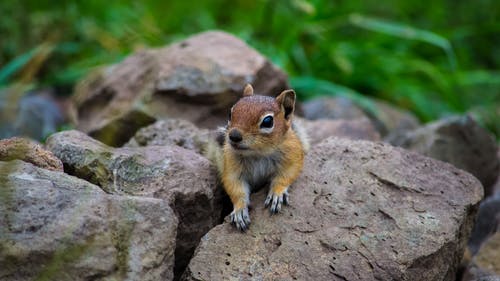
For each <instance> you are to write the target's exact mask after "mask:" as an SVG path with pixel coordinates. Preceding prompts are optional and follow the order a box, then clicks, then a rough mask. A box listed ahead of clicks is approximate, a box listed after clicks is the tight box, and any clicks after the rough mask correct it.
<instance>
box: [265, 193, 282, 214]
mask: <svg viewBox="0 0 500 281" xmlns="http://www.w3.org/2000/svg"><path fill="white" fill-rule="evenodd" d="M282 204H284V205H288V191H287V190H285V192H283V193H282V194H277V193H274V192H273V191H272V190H269V194H268V195H267V198H266V201H265V202H264V205H265V206H266V207H269V210H270V211H271V214H276V213H278V212H279V211H281V205H282Z"/></svg>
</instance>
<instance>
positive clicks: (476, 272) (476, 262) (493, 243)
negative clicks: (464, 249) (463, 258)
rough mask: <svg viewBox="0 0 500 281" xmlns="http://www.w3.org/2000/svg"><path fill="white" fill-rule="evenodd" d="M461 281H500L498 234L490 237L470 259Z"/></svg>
mask: <svg viewBox="0 0 500 281" xmlns="http://www.w3.org/2000/svg"><path fill="white" fill-rule="evenodd" d="M462 280H463V281H477V280H480V281H498V280H500V232H497V233H496V234H495V235H493V236H492V237H490V238H489V239H488V240H487V241H486V243H484V244H483V246H481V249H480V250H479V252H478V253H477V255H476V256H475V257H474V258H473V259H472V264H471V265H470V266H469V268H468V269H467V271H466V272H465V274H464V277H463V279H462Z"/></svg>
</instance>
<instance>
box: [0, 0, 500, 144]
mask: <svg viewBox="0 0 500 281" xmlns="http://www.w3.org/2000/svg"><path fill="white" fill-rule="evenodd" d="M498 19H500V2H499V1H497V0H477V1H464V0H459V1H455V0H442V1H431V2H428V1H416V0H415V1H398V0H388V1H370V0H369V1H338V0H337V1H336V0H312V1H306V0H290V1H285V0H274V1H273V0H269V1H264V0H254V1H252V0H247V1H235V0H233V1H229V0H217V1H160V0H151V1H97V0H88V1H58V2H54V1H36V0H22V1H14V0H4V1H2V3H1V4H0V34H1V37H2V39H1V41H0V87H1V86H6V85H9V84H11V83H14V82H16V83H17V82H21V83H28V84H33V85H35V86H46V85H51V86H54V85H56V86H60V85H68V86H72V85H73V84H74V83H75V82H76V81H77V80H78V79H80V78H81V77H82V76H83V75H85V74H86V73H88V71H90V70H91V69H92V68H94V67H98V66H101V65H104V64H109V63H113V62H117V61H119V60H120V59H122V58H123V57H124V56H126V55H128V54H130V53H131V52H133V51H134V50H137V49H140V48H145V47H150V46H164V45H166V44H168V43H170V42H172V41H174V40H178V39H182V38H185V37H186V36H188V35H190V34H193V33H197V32H200V31H203V30H207V29H223V30H226V31H229V32H231V33H233V34H235V35H237V36H239V37H240V38H243V39H244V40H245V41H246V42H248V43H249V44H250V45H251V46H253V47H255V48H256V49H257V50H259V51H260V52H262V53H264V54H265V55H267V56H268V57H269V58H270V59H271V60H272V61H273V62H274V63H276V64H277V65H279V66H281V67H282V68H284V69H285V70H286V72H287V73H288V74H289V75H290V77H291V82H292V86H293V87H295V88H296V89H297V90H298V93H299V97H301V98H302V99H307V98H310V97H313V96H317V95H326V94H332V95H335V94H347V95H349V96H351V97H352V96H356V97H357V99H358V100H363V99H364V97H365V96H373V97H377V98H381V99H384V100H389V101H391V102H393V103H394V104H397V105H399V106H401V107H403V108H407V109H410V110H411V111H413V112H415V113H416V114H417V115H418V116H419V117H420V118H421V119H422V120H423V121H429V120H433V119H436V118H439V117H441V116H444V115H449V114H453V113H462V112H472V113H473V114H474V115H475V116H476V117H477V118H478V119H479V121H481V122H482V123H483V124H485V125H486V126H487V127H488V128H489V129H490V130H492V131H493V132H495V133H496V135H497V136H500V125H499V123H500V122H498V120H499V119H500V118H499V116H500V71H499V66H500V21H499V20H498Z"/></svg>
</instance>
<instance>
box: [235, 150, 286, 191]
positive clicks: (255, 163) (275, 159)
mask: <svg viewBox="0 0 500 281" xmlns="http://www.w3.org/2000/svg"><path fill="white" fill-rule="evenodd" d="M240 161H241V164H242V167H243V169H242V173H241V177H242V179H243V180H244V181H246V182H247V183H248V184H249V185H250V188H251V189H252V190H255V189H258V188H260V187H262V186H263V185H266V184H269V183H270V182H271V180H272V179H273V178H274V176H275V174H276V171H277V170H278V167H279V166H280V162H281V155H279V154H272V155H266V156H245V157H242V158H241V159H240Z"/></svg>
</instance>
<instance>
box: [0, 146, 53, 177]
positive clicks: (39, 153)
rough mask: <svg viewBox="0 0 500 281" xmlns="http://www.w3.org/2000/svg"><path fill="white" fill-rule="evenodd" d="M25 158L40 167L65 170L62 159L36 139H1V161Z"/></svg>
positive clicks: (24, 159)
mask: <svg viewBox="0 0 500 281" xmlns="http://www.w3.org/2000/svg"><path fill="white" fill-rule="evenodd" d="M15 159H19V160H23V161H25V162H29V163H31V164H33V165H35V166H38V167H40V168H44V169H48V170H53V171H61V172H62V171H63V164H62V162H61V160H59V159H58V158H57V157H55V156H54V154H52V152H50V151H48V150H45V149H43V148H42V147H41V146H40V145H39V144H37V143H36V142H34V141H31V140H28V139H23V138H10V139H3V140H0V161H10V160H15Z"/></svg>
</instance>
